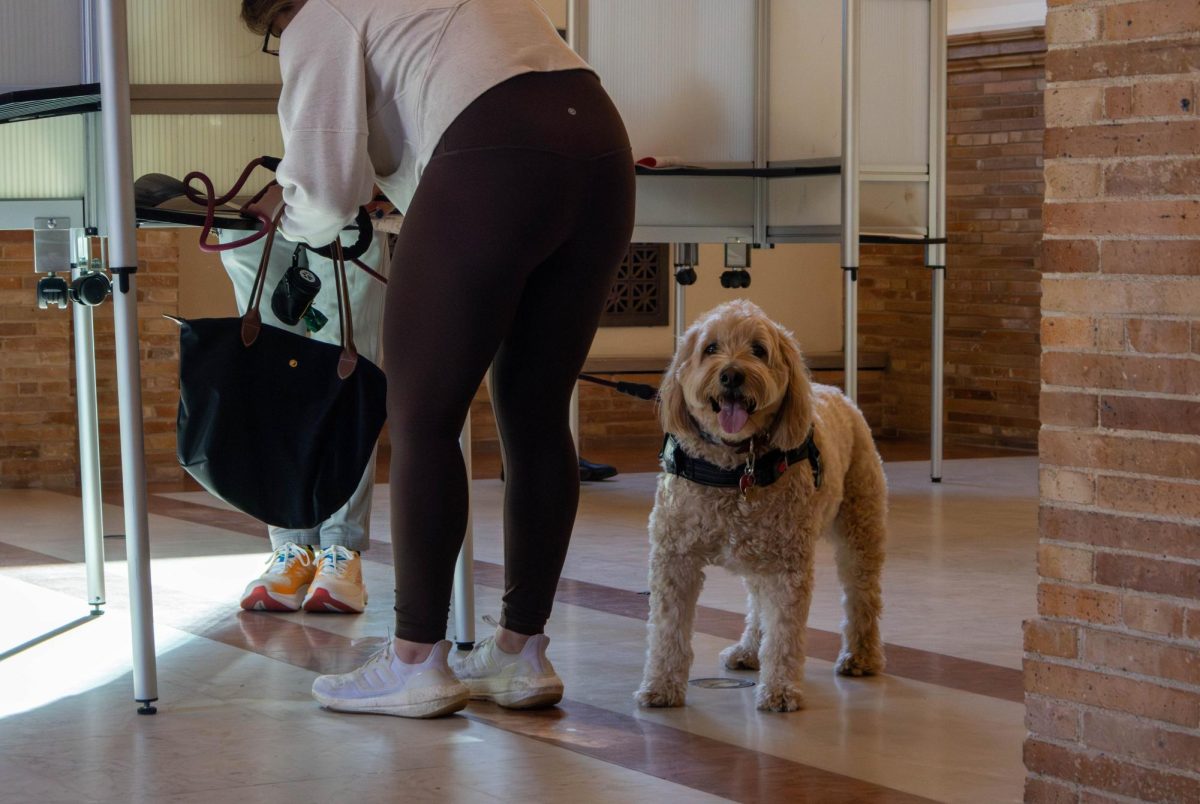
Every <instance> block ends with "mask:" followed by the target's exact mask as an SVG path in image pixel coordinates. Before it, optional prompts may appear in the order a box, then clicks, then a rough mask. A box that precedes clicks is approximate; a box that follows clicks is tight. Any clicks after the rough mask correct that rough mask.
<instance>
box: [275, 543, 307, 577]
mask: <svg viewBox="0 0 1200 804" xmlns="http://www.w3.org/2000/svg"><path fill="white" fill-rule="evenodd" d="M292 559H296V560H297V561H299V562H300V564H301V566H305V567H307V566H308V565H309V564H311V563H312V554H311V553H309V552H308V551H307V550H305V549H304V548H303V547H301V546H300V545H298V544H294V543H292V542H288V543H287V544H285V545H284V546H283V547H280V548H279V549H278V550H276V551H275V552H274V553H272V554H271V557H270V558H269V559H267V565H268V569H267V572H270V573H272V574H279V573H284V572H287V566H288V562H289V561H291V560H292Z"/></svg>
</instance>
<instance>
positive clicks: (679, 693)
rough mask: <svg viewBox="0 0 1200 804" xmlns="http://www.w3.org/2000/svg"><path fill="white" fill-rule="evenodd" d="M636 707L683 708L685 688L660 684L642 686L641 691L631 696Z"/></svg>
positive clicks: (671, 684)
mask: <svg viewBox="0 0 1200 804" xmlns="http://www.w3.org/2000/svg"><path fill="white" fill-rule="evenodd" d="M633 697H634V699H635V700H636V701H637V702H638V706H643V707H647V708H660V707H671V706H683V702H684V700H685V699H686V698H687V687H686V686H685V685H683V684H673V683H662V684H642V687H641V689H639V690H638V691H637V692H635V693H634V694H633Z"/></svg>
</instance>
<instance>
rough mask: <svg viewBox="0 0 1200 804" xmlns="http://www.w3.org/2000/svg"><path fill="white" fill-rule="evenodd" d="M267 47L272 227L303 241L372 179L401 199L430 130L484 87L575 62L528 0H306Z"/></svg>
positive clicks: (337, 224) (322, 233)
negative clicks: (275, 127) (275, 188)
mask: <svg viewBox="0 0 1200 804" xmlns="http://www.w3.org/2000/svg"><path fill="white" fill-rule="evenodd" d="M279 59H280V67H281V69H282V72H283V91H282V93H281V95H280V98H279V122H280V128H281V129H282V131H283V142H284V156H283V162H282V163H281V164H280V165H279V170H278V171H277V173H276V178H277V179H278V181H279V184H280V185H281V186H282V187H283V200H284V203H285V204H286V209H285V212H284V216H283V220H282V222H281V224H280V228H281V231H282V232H283V234H284V235H285V236H286V237H287V238H288V239H289V240H303V241H304V242H307V243H309V244H311V245H324V244H326V243H329V242H331V241H332V240H333V238H334V237H335V236H336V234H337V232H338V231H339V230H340V229H341V228H342V227H343V226H345V225H346V224H347V223H349V222H350V221H352V220H353V219H354V216H355V214H356V213H357V211H358V207H359V206H361V205H362V204H365V203H367V202H368V201H369V200H370V199H371V188H372V184H375V183H378V185H379V186H380V187H381V188H382V189H383V191H384V192H385V193H386V194H387V196H388V198H389V199H390V200H391V201H392V203H394V204H395V205H396V206H397V207H399V208H400V209H401V210H406V209H407V208H408V204H409V202H410V201H411V200H412V196H413V193H414V192H416V189H417V181H418V180H419V179H420V177H421V172H422V171H423V170H424V169H425V166H426V165H427V164H428V162H429V158H430V156H431V154H432V153H433V150H434V148H435V147H437V144H438V142H439V141H440V140H441V137H442V134H444V133H445V131H446V129H447V128H449V127H450V124H451V123H453V122H454V120H455V118H456V117H458V115H459V113H460V112H462V111H463V110H464V109H466V108H467V106H469V105H470V103H471V101H473V100H475V99H476V98H478V97H479V96H480V95H482V94H483V93H484V92H486V91H487V90H489V89H491V88H492V87H494V86H496V85H497V84H499V83H502V82H503V81H505V80H507V79H509V78H512V77H513V76H516V75H520V74H522V73H528V72H549V71H554V70H571V69H579V68H584V69H587V64H586V63H585V62H584V61H583V60H582V59H580V58H579V56H577V55H576V54H575V52H574V51H572V50H571V49H570V48H569V47H567V45H566V43H565V42H563V41H562V38H561V37H560V36H559V35H558V32H557V31H556V30H555V29H554V26H553V24H552V23H551V22H550V20H549V18H548V17H547V16H546V14H545V12H544V11H542V9H541V7H540V6H538V5H537V3H536V2H535V1H534V0H308V2H307V3H305V5H304V6H303V7H302V8H301V9H300V11H299V13H297V14H296V16H295V17H294V18H293V19H292V21H291V22H290V23H288V26H287V28H286V29H285V30H284V32H283V38H282V40H281V44H280V49H279Z"/></svg>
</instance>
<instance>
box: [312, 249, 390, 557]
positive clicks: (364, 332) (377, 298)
mask: <svg viewBox="0 0 1200 804" xmlns="http://www.w3.org/2000/svg"><path fill="white" fill-rule="evenodd" d="M355 237H356V235H355V234H353V233H343V234H342V242H343V243H345V244H347V245H348V244H349V243H352V242H353V241H354V239H355ZM381 237H383V235H377V236H376V239H375V240H373V241H372V243H371V247H370V248H369V249H367V251H366V253H365V254H363V256H362V257H361V258H360V259H361V260H362V262H363V263H365V264H366V265H368V266H370V267H371V268H372V269H373V270H375V271H377V272H379V273H382V274H383V275H384V276H386V275H387V272H388V267H387V265H386V264H385V253H386V249H385V248H384V245H383V243H382V242H381V241H380V239H379V238H381ZM308 266H309V270H311V271H312V272H313V273H315V274H316V275H317V277H318V278H320V280H321V292H320V293H319V294H317V298H316V300H315V301H314V304H316V305H317V308H318V309H319V310H320V311H321V312H322V313H323V314H324V315H325V316H326V317H327V318H328V319H329V321H328V322H327V323H326V324H325V326H324V327H322V328H321V329H320V330H318V331H317V332H314V333H313V336H312V337H313V338H314V339H316V340H319V341H322V342H324V343H334V344H340V343H341V338H342V336H341V316H340V314H339V313H338V307H337V289H336V285H335V284H334V271H333V261H332V260H328V259H326V258H324V257H322V256H320V255H318V254H313V253H311V252H309V254H308ZM346 286H347V290H348V291H349V294H350V296H349V303H350V309H351V312H352V315H351V320H352V321H353V322H354V346H355V348H356V349H357V350H358V353H359V354H360V355H362V356H363V357H365V358H366V359H367V360H370V361H371V362H372V363H374V364H375V365H377V366H380V365H381V352H382V344H381V341H382V329H383V307H384V298H385V296H386V290H387V289H386V286H385V285H383V284H381V283H380V282H379V280H377V279H375V278H374V277H372V276H371V275H370V274H368V273H367V272H366V271H364V270H362V269H361V268H359V267H358V266H357V265H354V264H353V263H348V264H347V265H346ZM374 490H375V454H374V453H372V456H371V460H370V461H369V462H368V463H367V468H366V469H365V470H364V471H363V476H362V479H361V480H360V481H359V484H358V487H357V488H356V489H355V490H354V493H353V494H352V495H351V496H350V499H349V500H348V501H347V502H346V504H345V505H344V506H342V507H341V508H339V509H338V510H337V511H335V512H334V513H333V514H332V515H331V516H330V517H329V518H328V519H326V520H325V521H324V522H322V523H321V524H320V526H318V528H317V529H316V531H317V534H318V535H317V540H316V542H315V543H316V544H319V545H320V546H321V548H322V549H328V548H329V547H332V546H334V545H341V546H342V547H345V548H347V549H350V550H354V551H357V552H362V551H364V550H367V549H369V548H370V546H371V496H372V493H373V492H374Z"/></svg>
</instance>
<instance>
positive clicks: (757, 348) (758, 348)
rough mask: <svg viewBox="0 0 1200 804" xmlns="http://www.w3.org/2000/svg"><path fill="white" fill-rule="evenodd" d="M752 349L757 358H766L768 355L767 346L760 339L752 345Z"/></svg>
mask: <svg viewBox="0 0 1200 804" xmlns="http://www.w3.org/2000/svg"><path fill="white" fill-rule="evenodd" d="M750 351H751V353H752V354H753V355H754V356H755V357H757V358H760V359H764V360H765V359H766V357H767V348H766V347H765V346H763V345H762V344H761V343H759V342H758V341H755V342H754V343H752V344H751V345H750Z"/></svg>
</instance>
